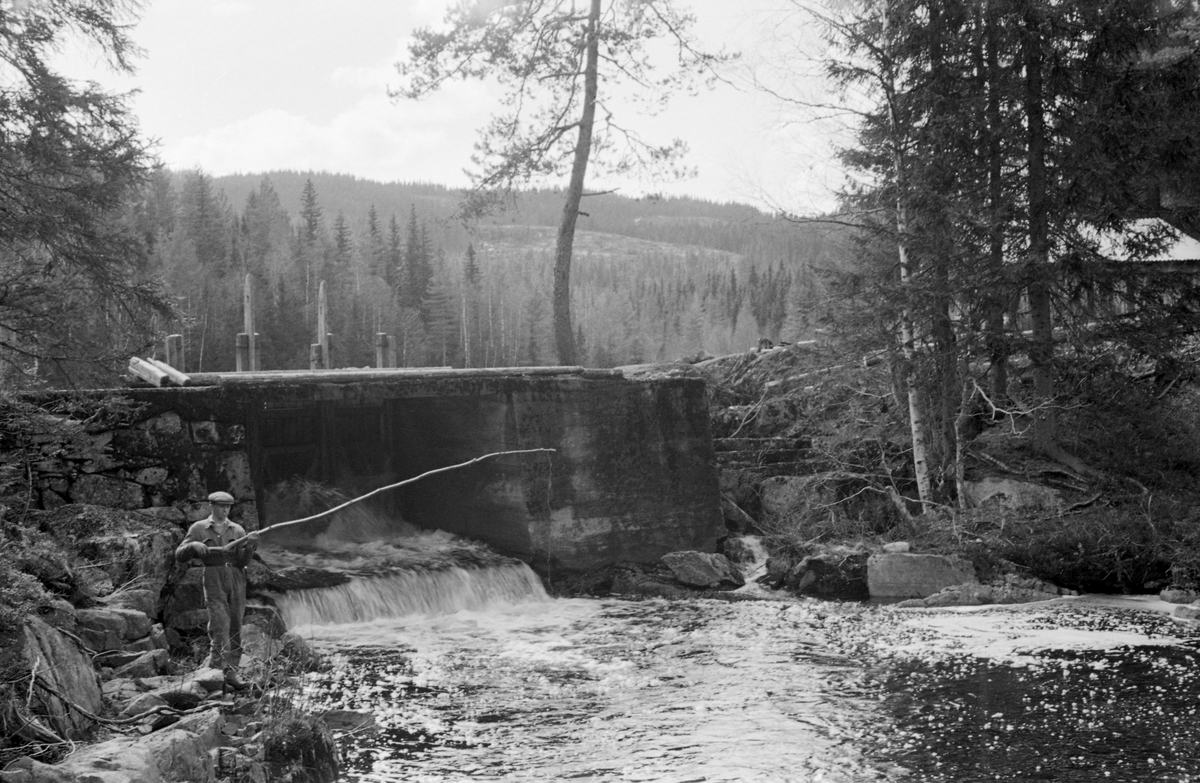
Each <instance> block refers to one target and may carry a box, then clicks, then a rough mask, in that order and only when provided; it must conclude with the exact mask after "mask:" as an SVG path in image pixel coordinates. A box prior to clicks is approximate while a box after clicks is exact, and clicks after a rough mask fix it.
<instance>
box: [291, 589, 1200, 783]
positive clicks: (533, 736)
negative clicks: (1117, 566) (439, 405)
mask: <svg viewBox="0 0 1200 783" xmlns="http://www.w3.org/2000/svg"><path fill="white" fill-rule="evenodd" d="M356 606H358V607H361V606H367V607H370V608H369V610H363V609H361V608H359V609H356V608H354V607H356ZM389 606H392V607H400V609H399V611H403V612H406V613H407V614H405V615H404V616H400V617H388V616H387V613H388V609H387V607H389ZM284 609H285V612H286V613H287V614H288V616H289V617H290V618H291V622H292V624H293V627H297V630H298V631H300V632H301V633H302V634H303V635H305V636H307V637H308V638H310V639H311V640H312V641H313V642H314V643H315V644H316V645H317V646H319V647H320V648H321V649H323V650H324V651H326V652H328V653H330V654H331V655H332V657H333V659H334V661H335V666H334V668H333V670H332V671H330V672H327V673H324V674H320V675H314V676H313V677H312V678H311V679H310V681H309V682H308V694H307V697H308V699H309V700H310V702H311V706H313V707H316V708H317V709H321V710H328V711H330V715H331V717H337V716H339V714H340V711H357V712H362V713H369V714H370V715H372V716H373V725H370V726H367V727H364V728H360V729H358V730H353V731H343V732H342V733H341V735H340V743H341V747H342V750H343V755H344V758H343V767H344V769H345V770H346V776H345V779H346V780H347V781H364V782H365V781H460V780H512V781H532V782H536V781H560V780H590V781H667V782H669V783H692V782H694V783H699V781H705V782H707V783H718V782H720V781H748V782H754V781H829V782H833V783H836V782H840V781H881V780H889V781H900V780H905V781H959V782H960V783H974V782H975V781H982V780H1005V781H1023V780H1059V781H1075V782H1077V783H1090V782H1091V781H1128V782H1130V783H1132V782H1134V781H1137V782H1139V783H1140V781H1179V782H1181V783H1189V782H1190V781H1200V775H1198V772H1200V720H1197V719H1198V718H1200V714H1198V710H1197V706H1196V705H1197V704H1198V702H1200V679H1198V678H1200V653H1198V652H1197V650H1196V647H1195V640H1194V639H1192V638H1190V637H1194V636H1195V634H1194V631H1193V630H1192V629H1190V628H1189V627H1187V626H1183V625H1180V624H1178V623H1175V622H1173V621H1170V620H1168V619H1166V618H1164V617H1163V616H1162V615H1156V614H1153V613H1148V612H1140V611H1128V610H1113V609H1111V608H1098V607H1094V606H1086V605H1078V604H1076V605H1063V604H1059V605H1048V606H1046V607H1033V608H1030V607H1026V608H1023V609H1003V610H996V609H992V610H986V609H985V610H983V611H976V612H972V613H960V614H955V613H952V612H934V613H921V612H904V611H898V610H894V609H889V608H887V607H864V606H860V605H845V604H842V605H838V604H824V603H821V602H817V601H740V602H724V601H713V600H695V601H664V600H645V601H624V600H617V599H606V600H588V599H558V600H551V599H549V598H547V597H546V596H545V594H544V593H543V592H542V591H541V588H540V585H539V584H538V583H537V581H536V579H530V578H529V575H527V574H525V573H524V572H523V571H522V570H521V569H513V568H499V569H489V570H480V571H455V570H449V571H442V572H439V573H438V574H436V575H432V576H430V577H429V578H428V579H414V578H413V577H412V575H411V574H410V575H397V576H394V577H384V578H381V579H375V580H369V583H364V584H351V585H348V586H344V587H342V588H334V589H332V590H326V591H309V592H308V593H307V594H302V595H297V596H294V597H292V598H289V599H287V601H285V606H284ZM305 623H307V624H305ZM342 717H343V718H344V717H345V716H344V715H342ZM343 722H344V721H343Z"/></svg>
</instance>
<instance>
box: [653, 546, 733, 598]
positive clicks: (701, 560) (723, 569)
mask: <svg viewBox="0 0 1200 783" xmlns="http://www.w3.org/2000/svg"><path fill="white" fill-rule="evenodd" d="M662 563H663V565H665V566H666V567H667V568H669V569H670V570H671V573H672V574H673V575H674V576H675V579H676V580H678V581H679V583H680V584H684V585H687V586H689V587H701V588H705V589H715V588H718V587H725V588H732V587H741V586H742V585H744V584H745V583H746V580H745V579H744V578H743V577H742V574H741V572H739V571H738V569H737V566H735V565H734V564H733V563H732V562H730V560H729V558H727V557H725V556H724V555H718V554H712V553H706V552H668V553H667V554H665V555H663V556H662Z"/></svg>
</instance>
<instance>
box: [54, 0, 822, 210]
mask: <svg viewBox="0 0 1200 783" xmlns="http://www.w3.org/2000/svg"><path fill="white" fill-rule="evenodd" d="M448 2H450V0H369V1H363V0H359V1H357V2H347V3H331V2H329V1H328V0H321V1H320V2H317V0H226V1H220V2H194V1H191V0H149V2H148V3H147V5H146V8H145V9H144V12H143V14H142V18H141V21H140V22H139V23H138V25H137V27H136V28H135V30H134V38H135V40H136V41H137V43H138V44H139V45H140V46H141V47H142V48H143V49H144V50H145V56H144V57H143V58H142V59H141V60H140V61H139V63H138V73H137V75H136V77H135V78H134V79H133V80H117V79H115V78H114V77H112V76H111V75H107V74H104V75H101V72H100V71H96V70H93V69H91V68H90V67H89V63H88V62H87V55H86V53H82V52H80V51H77V50H76V51H71V50H68V51H67V52H65V55H66V56H67V57H68V58H69V62H70V64H69V65H68V66H67V70H68V73H72V74H75V73H78V74H79V75H80V76H87V77H88V78H95V79H97V80H99V81H101V83H102V84H105V85H106V86H112V87H119V88H121V89H133V88H136V89H138V90H140V94H139V95H138V96H137V97H136V98H135V99H134V104H133V105H134V108H135V111H136V113H137V114H138V116H139V118H140V121H141V125H142V129H143V131H144V132H145V134H146V135H148V136H150V137H152V138H154V139H157V140H158V147H157V154H158V156H159V157H160V158H161V159H162V160H163V161H164V162H165V163H166V164H167V165H169V166H171V167H172V168H190V167H194V166H199V167H200V168H202V169H203V170H205V171H206V172H208V173H209V174H213V175H221V174H228V173H235V172H256V171H265V170H269V169H296V170H318V171H329V172H339V173H346V174H353V175H356V176H359V177H363V178H368V179H374V180H380V181H392V180H404V181H423V182H435V183H440V184H445V185H449V186H461V185H463V184H465V183H466V177H465V175H464V174H463V170H464V169H465V168H467V167H468V166H469V165H470V155H471V151H472V144H473V142H474V141H475V138H476V129H478V128H479V127H481V126H482V125H483V124H485V122H486V121H487V118H488V116H489V115H490V113H491V111H492V109H493V107H494V104H493V102H492V97H491V95H490V94H489V90H488V88H487V87H486V86H484V85H481V84H479V83H456V84H455V85H453V87H452V88H450V89H445V90H444V91H443V92H441V93H440V94H437V95H435V96H433V97H431V98H427V99H425V100H422V101H419V102H413V101H406V100H404V101H401V102H399V103H394V102H393V101H391V100H390V99H389V98H388V97H387V87H388V86H389V85H395V83H396V73H395V69H394V63H395V62H396V61H397V60H400V59H403V57H404V55H405V52H406V42H407V39H408V36H409V34H410V33H411V32H412V30H414V29H415V28H417V27H421V26H428V25H437V24H438V23H440V21H441V19H442V17H443V15H444V14H445V10H446V7H447V4H448ZM683 2H684V3H685V4H690V6H691V7H692V9H693V10H694V12H695V14H696V16H697V17H698V25H697V35H698V38H699V40H700V43H701V45H702V46H705V47H707V48H709V49H716V48H719V47H721V46H725V47H726V48H728V49H730V50H735V51H740V52H742V53H743V57H744V63H743V64H742V66H740V69H739V70H741V71H742V74H741V75H740V76H738V77H736V78H737V80H738V81H739V82H741V83H745V73H746V72H748V71H749V70H750V69H751V68H753V69H756V70H757V71H758V72H759V73H765V74H768V76H770V73H771V71H770V69H771V63H772V62H774V61H777V60H778V59H779V58H780V57H781V56H783V57H789V56H791V55H789V52H790V48H789V47H791V46H792V45H793V43H794V39H795V38H796V37H798V35H799V34H798V33H795V32H794V28H791V27H789V26H788V25H789V24H790V22H789V21H788V20H789V19H790V18H791V17H790V16H788V15H787V14H786V10H785V9H787V8H788V7H789V2H788V0H683ZM793 59H794V58H793ZM796 67H797V68H802V67H805V66H803V65H800V64H797V65H796ZM771 78H775V79H778V76H773V77H771ZM787 81H789V82H790V83H792V84H794V83H795V82H796V80H795V79H788V80H787ZM622 119H624V120H625V121H626V123H627V124H628V121H629V118H628V117H624V118H622ZM636 127H637V128H638V129H640V130H642V131H643V136H644V137H646V138H647V139H649V140H653V141H659V142H664V143H665V142H667V141H669V140H670V139H672V138H676V137H679V138H683V139H684V140H685V141H687V142H688V144H689V146H690V148H691V151H690V154H689V156H688V163H689V164H690V165H692V166H694V167H696V168H697V169H698V176H697V177H695V178H692V179H688V180H685V181H682V182H678V183H664V182H631V183H625V184H624V185H623V186H622V189H621V192H622V193H625V194H627V195H631V196H636V195H640V194H641V193H645V192H664V193H671V194H679V195H694V196H698V197H701V198H707V199H711V200H715V201H742V202H749V203H754V204H756V205H759V206H764V207H768V208H774V207H783V208H786V209H788V210H789V211H794V212H802V213H807V212H813V211H817V210H821V209H828V208H830V207H831V206H832V198H831V192H832V189H833V188H834V187H836V186H837V185H838V182H839V180H838V177H839V176H840V175H839V174H838V173H837V172H836V171H834V170H833V168H832V165H831V161H830V156H829V151H828V148H827V145H825V144H822V143H820V142H819V139H822V138H825V137H826V136H825V135H824V134H823V133H821V132H818V129H817V126H815V125H813V124H812V123H810V122H809V121H808V119H807V118H806V117H803V116H800V115H798V114H797V113H796V112H795V111H794V110H792V109H788V108H786V107H781V104H780V103H779V101H777V100H776V99H774V98H771V97H769V96H768V95H766V94H765V93H762V92H758V91H753V90H747V89H736V88H734V87H731V86H729V85H720V86H718V87H717V88H716V89H714V90H712V91H705V92H702V93H701V94H700V95H698V96H695V97H692V96H687V95H683V96H679V97H677V98H676V99H675V100H674V101H673V102H672V103H671V105H670V106H669V107H668V109H667V110H666V111H665V112H664V113H663V114H661V115H659V116H657V117H638V118H636ZM590 184H591V185H593V186H595V185H597V183H595V182H592V183H590Z"/></svg>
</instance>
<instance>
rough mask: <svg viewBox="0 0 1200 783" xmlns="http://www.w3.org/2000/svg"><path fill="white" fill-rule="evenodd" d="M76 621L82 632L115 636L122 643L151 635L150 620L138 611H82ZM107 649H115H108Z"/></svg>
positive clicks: (118, 608) (109, 609)
mask: <svg viewBox="0 0 1200 783" xmlns="http://www.w3.org/2000/svg"><path fill="white" fill-rule="evenodd" d="M75 620H76V622H77V623H78V624H79V628H80V630H81V631H83V630H91V631H96V632H102V633H104V634H105V635H106V636H107V635H110V634H111V635H113V636H115V637H116V638H117V639H118V640H119V641H120V642H126V641H133V640H134V639H141V638H143V637H145V636H149V635H150V626H151V622H150V618H149V617H147V616H146V615H145V614H144V613H143V612H139V611H137V610H136V609H123V608H120V607H108V608H105V609H80V610H78V611H77V612H76V613H75ZM106 649H114V648H112V647H106Z"/></svg>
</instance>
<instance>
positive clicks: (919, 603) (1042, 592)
mask: <svg viewBox="0 0 1200 783" xmlns="http://www.w3.org/2000/svg"><path fill="white" fill-rule="evenodd" d="M1064 595H1078V593H1077V592H1076V591H1075V590H1067V589H1064V588H1060V587H1058V586H1057V585H1054V584H1051V583H1050V582H1046V581H1044V580H1041V579H1036V578H1034V577H1028V576H1020V575H1019V574H1005V575H1004V576H1003V577H1001V578H999V579H996V580H994V581H992V582H990V583H988V584H978V583H972V582H968V583H966V584H961V585H953V586H951V587H946V588H943V589H942V590H939V591H938V592H936V593H934V594H933V595H931V596H928V597H926V598H910V599H908V600H907V601H901V602H900V603H899V604H897V606H900V607H906V608H907V607H935V606H985V605H988V604H1027V603H1034V602H1036V601H1051V600H1053V599H1055V598H1061V597H1062V596H1064Z"/></svg>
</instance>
